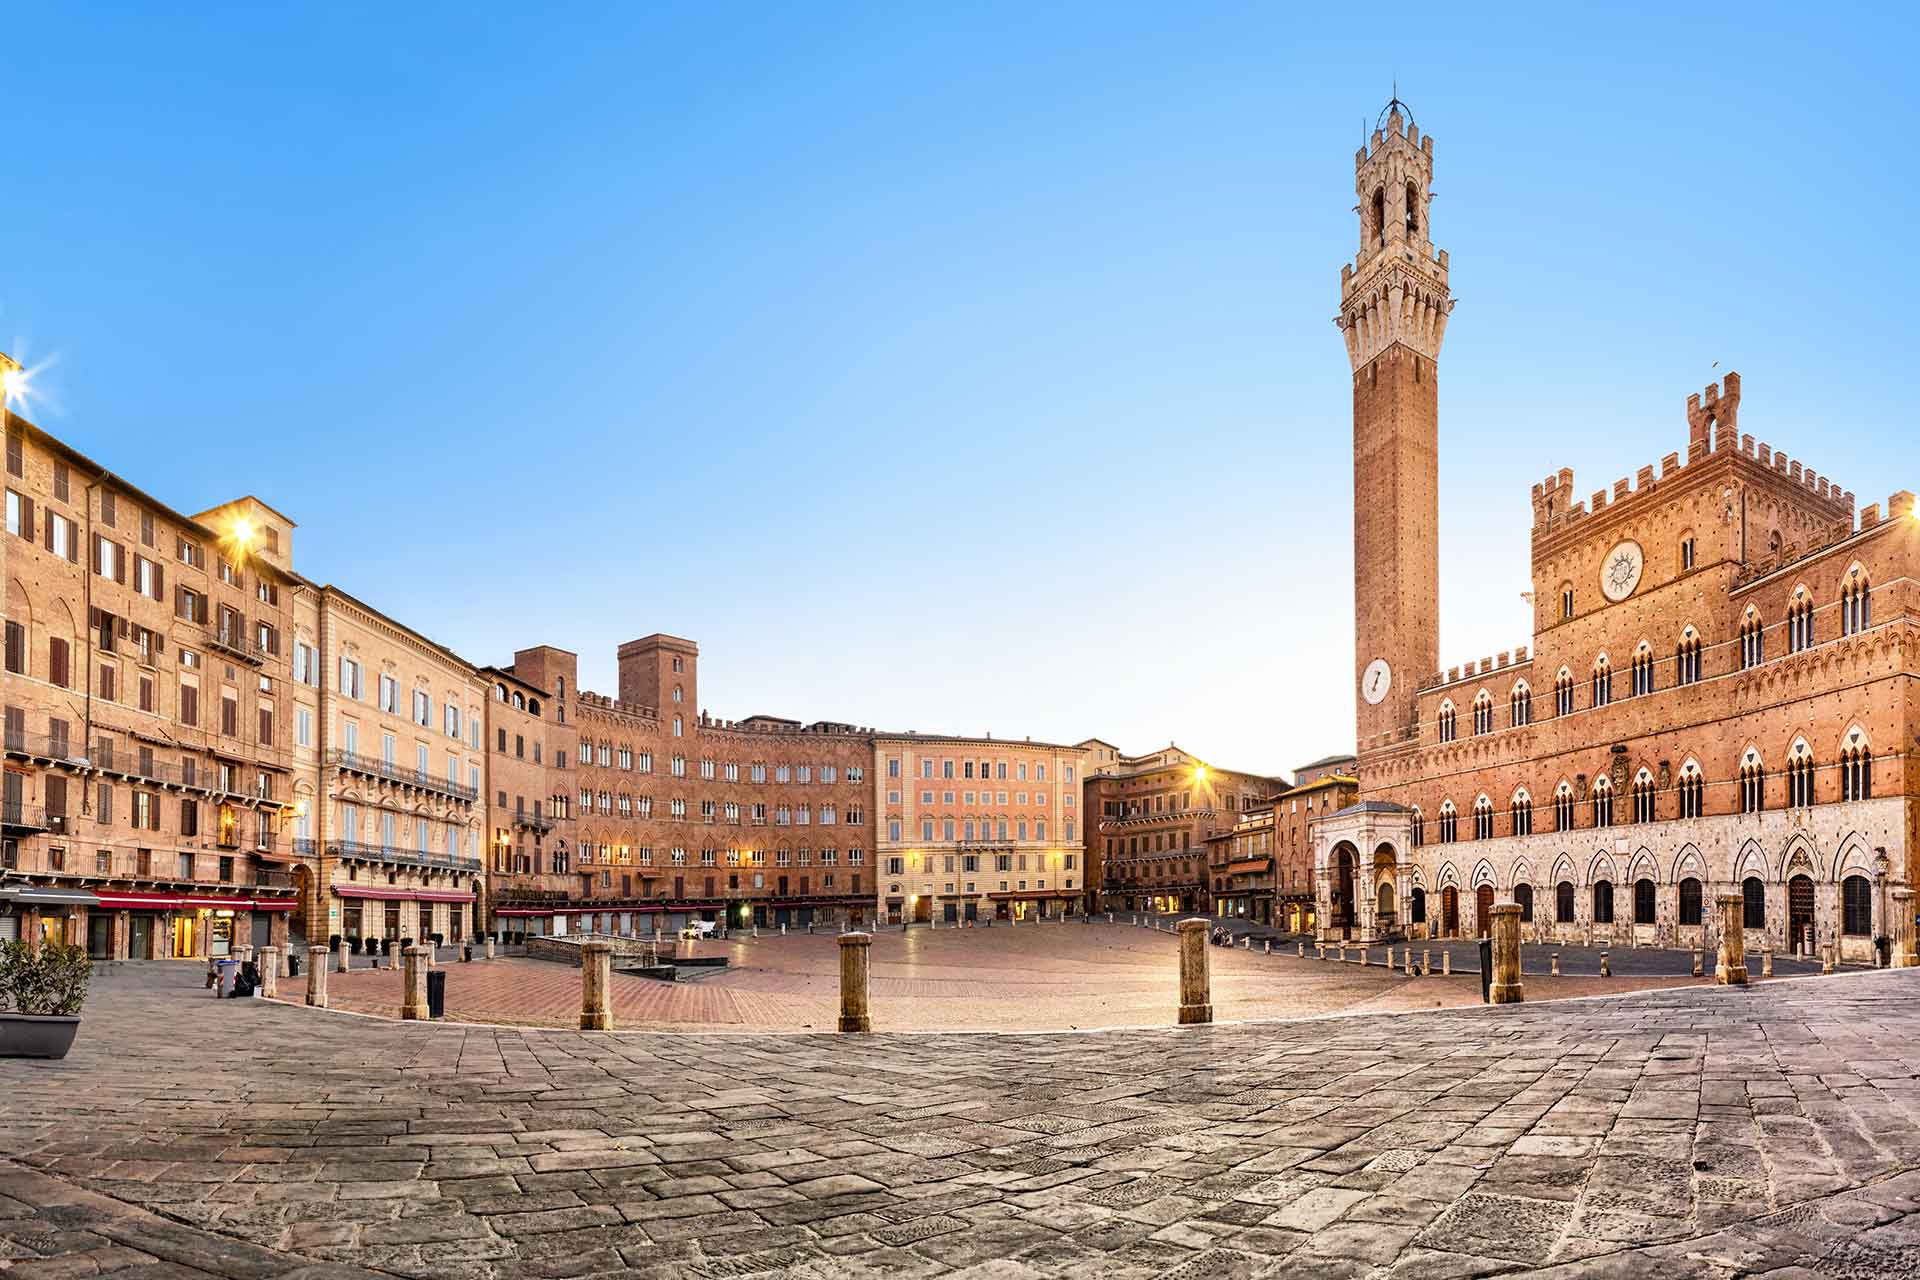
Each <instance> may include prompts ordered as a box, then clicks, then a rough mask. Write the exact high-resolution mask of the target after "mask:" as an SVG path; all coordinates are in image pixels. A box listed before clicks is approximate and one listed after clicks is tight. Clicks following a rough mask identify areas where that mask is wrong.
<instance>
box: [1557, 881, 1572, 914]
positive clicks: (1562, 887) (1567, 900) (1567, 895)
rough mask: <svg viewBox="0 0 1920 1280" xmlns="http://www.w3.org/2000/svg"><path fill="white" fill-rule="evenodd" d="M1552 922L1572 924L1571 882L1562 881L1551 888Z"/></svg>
mask: <svg viewBox="0 0 1920 1280" xmlns="http://www.w3.org/2000/svg"><path fill="white" fill-rule="evenodd" d="M1553 920H1554V923H1555V924H1572V923H1573V882H1572V881H1571V880H1562V881H1561V882H1560V883H1559V884H1557V885H1555V886H1553Z"/></svg>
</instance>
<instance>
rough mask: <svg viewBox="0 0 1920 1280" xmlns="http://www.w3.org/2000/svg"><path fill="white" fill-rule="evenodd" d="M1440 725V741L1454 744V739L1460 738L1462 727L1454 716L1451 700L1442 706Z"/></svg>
mask: <svg viewBox="0 0 1920 1280" xmlns="http://www.w3.org/2000/svg"><path fill="white" fill-rule="evenodd" d="M1439 724H1440V741H1442V742H1452V741H1453V740H1454V738H1456V737H1457V736H1459V732H1460V726H1459V723H1458V721H1457V719H1456V717H1455V716H1454V711H1453V702H1452V701H1451V700H1449V701H1446V702H1443V703H1441V704H1440V717H1439Z"/></svg>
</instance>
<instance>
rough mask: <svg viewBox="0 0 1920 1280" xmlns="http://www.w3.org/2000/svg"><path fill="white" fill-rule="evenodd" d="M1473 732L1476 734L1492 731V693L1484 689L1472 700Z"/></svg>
mask: <svg viewBox="0 0 1920 1280" xmlns="http://www.w3.org/2000/svg"><path fill="white" fill-rule="evenodd" d="M1473 732H1474V733H1475V734H1476V735H1478V734H1482V733H1492V732H1493V695H1492V694H1490V693H1488V692H1487V691H1486V690H1485V689H1482V690H1481V691H1480V696H1479V697H1477V698H1475V699H1474V700H1473Z"/></svg>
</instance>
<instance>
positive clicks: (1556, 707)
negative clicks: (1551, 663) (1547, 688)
mask: <svg viewBox="0 0 1920 1280" xmlns="http://www.w3.org/2000/svg"><path fill="white" fill-rule="evenodd" d="M1553 714H1555V715H1556V716H1570V715H1572V714H1573V673H1572V672H1571V671H1569V670H1567V669H1566V668H1565V667H1562V668H1560V674H1559V675H1557V676H1555V677H1554V679H1553Z"/></svg>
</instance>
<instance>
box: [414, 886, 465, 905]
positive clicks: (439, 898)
mask: <svg viewBox="0 0 1920 1280" xmlns="http://www.w3.org/2000/svg"><path fill="white" fill-rule="evenodd" d="M412 896H413V897H415V898H417V899H419V900H420V901H421V902H472V901H473V894H472V892H471V891H469V892H467V893H446V892H442V891H441V890H438V889H418V890H415V891H414V893H413V895H412Z"/></svg>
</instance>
